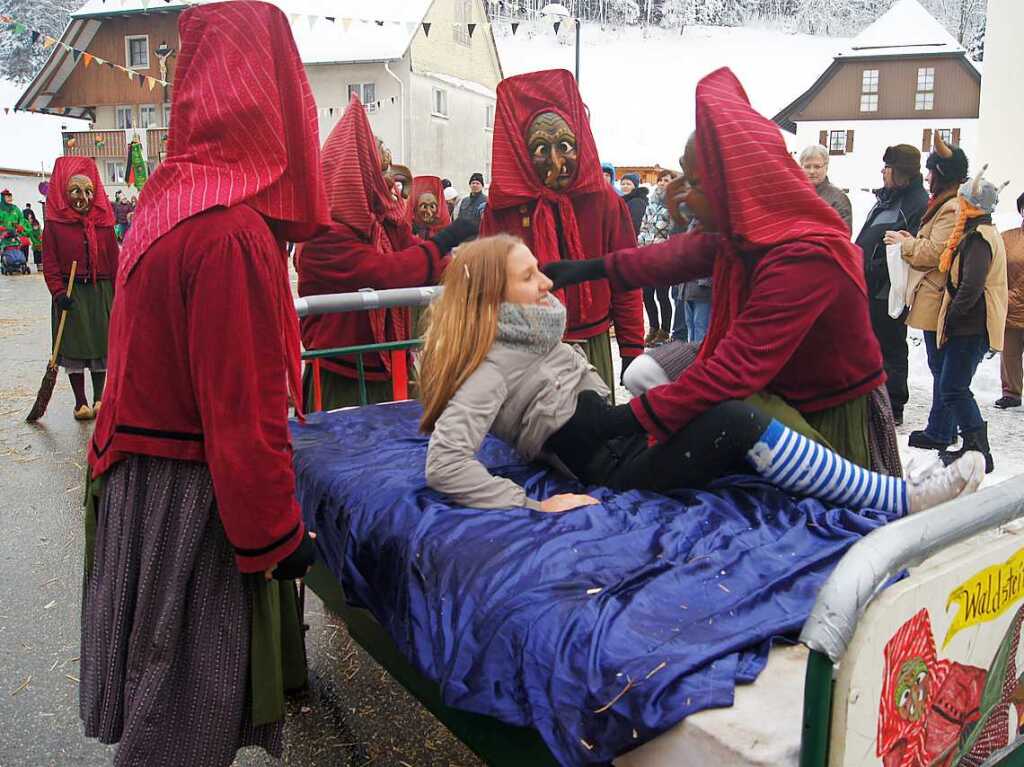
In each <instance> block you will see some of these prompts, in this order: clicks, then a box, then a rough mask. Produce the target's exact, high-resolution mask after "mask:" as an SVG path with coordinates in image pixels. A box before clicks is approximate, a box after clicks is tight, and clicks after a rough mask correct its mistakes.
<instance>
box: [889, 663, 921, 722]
mask: <svg viewBox="0 0 1024 767" xmlns="http://www.w3.org/2000/svg"><path fill="white" fill-rule="evenodd" d="M928 687H929V679H928V667H927V666H926V665H925V663H924V661H923V660H921V659H920V658H912V659H911V660H908V661H907V662H906V663H904V664H903V666H902V667H901V668H900V676H899V680H898V681H897V683H896V708H897V710H898V711H899V712H900V716H901V717H903V718H904V719H906V720H907V721H908V722H917V721H920V720H921V718H922V717H923V716H924V714H925V705H926V703H927V702H928Z"/></svg>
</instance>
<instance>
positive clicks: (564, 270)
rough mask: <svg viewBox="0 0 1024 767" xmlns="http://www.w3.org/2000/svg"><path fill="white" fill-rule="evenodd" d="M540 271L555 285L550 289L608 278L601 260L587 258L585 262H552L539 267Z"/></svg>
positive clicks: (559, 288)
mask: <svg viewBox="0 0 1024 767" xmlns="http://www.w3.org/2000/svg"><path fill="white" fill-rule="evenodd" d="M541 271H542V272H544V274H546V275H547V276H548V278H549V279H550V280H551V281H552V282H553V283H555V284H554V285H553V286H552V287H551V289H552V290H561V289H562V288H564V287H565V286H566V285H577V284H579V283H581V282H589V281H591V280H603V279H604V278H605V277H607V276H608V272H607V271H606V270H605V266H604V259H603V258H588V259H587V260H585V261H553V262H552V263H550V264H545V265H544V266H542V267H541Z"/></svg>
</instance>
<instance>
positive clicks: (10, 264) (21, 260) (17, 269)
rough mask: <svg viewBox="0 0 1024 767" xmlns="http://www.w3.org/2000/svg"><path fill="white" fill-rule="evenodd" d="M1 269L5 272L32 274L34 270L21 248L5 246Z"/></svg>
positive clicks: (0, 256) (1, 258)
mask: <svg viewBox="0 0 1024 767" xmlns="http://www.w3.org/2000/svg"><path fill="white" fill-rule="evenodd" d="M0 271H2V272H3V274H5V275H7V274H31V273H32V270H31V269H30V268H29V265H28V258H26V256H25V251H24V250H22V249H21V248H14V247H12V248H4V251H3V253H2V254H0Z"/></svg>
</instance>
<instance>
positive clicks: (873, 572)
mask: <svg viewBox="0 0 1024 767" xmlns="http://www.w3.org/2000/svg"><path fill="white" fill-rule="evenodd" d="M1021 517H1024V474H1022V475H1019V476H1016V477H1014V478H1013V479H1009V480H1007V481H1006V482H1002V483H1000V484H998V485H995V486H993V487H990V488H986V489H985V490H983V491H981V492H980V493H977V494H976V495H971V496H966V497H962V498H957V499H956V500H953V501H950V502H949V503H944V504H942V505H941V506H937V507H936V508H934V509H929V510H928V511H925V512H922V513H921V514H915V515H913V516H910V517H905V518H903V519H900V520H897V521H896V522H890V523H889V524H888V525H885V526H884V527H880V528H878V529H877V530H874V531H872V532H871V533H870V534H868V535H867V536H865V537H864V538H862V539H861V540H859V541H858V542H857V543H855V544H854V545H853V546H851V547H850V550H849V551H847V552H846V554H845V555H844V556H843V558H842V560H840V562H839V564H838V565H837V566H836V569H835V570H833V571H832V574H831V575H830V576H829V577H828V580H826V581H825V585H824V586H822V588H821V591H819V592H818V599H817V601H816V602H815V603H814V609H813V610H811V614H810V616H809V617H808V618H807V622H806V623H804V628H803V631H802V632H801V634H800V641H801V642H803V643H804V644H805V645H807V646H808V647H809V648H811V649H812V650H816V651H818V652H822V653H825V654H826V655H828V657H829V658H831V660H832V662H833V663H838V662H839V661H840V660H841V659H842V657H843V656H844V655H845V654H846V649H847V647H848V646H849V644H850V640H851V639H852V638H853V634H854V631H855V630H856V628H857V621H858V620H859V619H860V617H861V615H862V614H863V612H864V610H865V609H867V606H868V605H869V604H870V603H871V600H872V599H874V597H875V595H876V594H878V592H879V590H880V589H881V587H882V586H883V585H884V584H885V583H886V582H887V581H888V580H889V579H890V578H892V577H893V576H894V575H896V574H897V573H898V572H899V571H900V570H903V569H904V568H907V567H913V566H915V565H917V564H920V563H921V562H922V561H924V560H925V559H927V558H928V557H930V556H932V555H933V554H935V553H937V552H939V551H942V550H943V549H946V548H948V547H950V546H952V545H954V544H956V543H959V542H961V541H963V540H966V539H967V538H971V537H972V536H975V535H977V534H979V533H983V532H985V531H986V530H991V529H993V528H997V527H999V526H1001V525H1004V524H1006V523H1008V522H1012V521H1013V520H1015V519H1020V518H1021Z"/></svg>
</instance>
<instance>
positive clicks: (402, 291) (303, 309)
mask: <svg viewBox="0 0 1024 767" xmlns="http://www.w3.org/2000/svg"><path fill="white" fill-rule="evenodd" d="M443 290H444V288H442V287H440V286H439V285H435V286H432V287H423V288H394V289H392V290H372V289H369V288H367V289H364V290H360V291H358V292H356V293H330V294H327V295H322V296H304V297H303V298H296V299H295V312H296V313H297V314H298V315H299V317H312V316H314V315H317V314H339V313H341V312H359V311H365V310H367V309H391V308H399V307H412V306H427V305H429V304H430V303H431V302H432V301H433V300H434V299H435V298H437V297H438V296H439V295H441V292H442V291H443Z"/></svg>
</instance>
